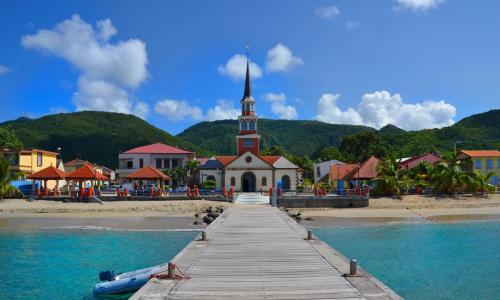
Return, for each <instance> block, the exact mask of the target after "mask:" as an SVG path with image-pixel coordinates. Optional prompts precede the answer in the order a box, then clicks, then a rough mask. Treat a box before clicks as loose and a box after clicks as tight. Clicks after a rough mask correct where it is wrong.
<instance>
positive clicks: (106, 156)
mask: <svg viewBox="0 0 500 300" xmlns="http://www.w3.org/2000/svg"><path fill="white" fill-rule="evenodd" d="M0 127H7V128H11V129H12V130H13V131H14V133H15V135H16V136H17V137H18V138H19V139H20V140H21V141H22V143H23V144H24V147H25V148H40V149H44V150H51V151H56V150H57V148H58V147H61V148H62V151H61V154H62V158H63V160H64V161H68V160H71V159H74V158H75V157H76V155H81V157H82V159H86V160H89V161H92V162H96V163H100V164H102V165H104V166H108V167H112V168H113V167H116V166H117V165H118V153H119V152H120V151H125V150H128V149H130V148H133V147H136V146H141V145H145V144H150V143H156V142H163V143H167V144H170V145H173V146H179V147H182V148H184V149H188V150H194V151H196V152H201V153H203V151H202V149H201V148H199V147H197V146H195V145H194V144H192V143H190V142H187V141H185V140H182V139H180V138H177V137H174V136H172V135H170V134H169V133H167V132H165V131H163V130H161V129H159V128H156V127H154V126H152V125H151V124H149V123H147V122H146V121H144V120H142V119H140V118H138V117H136V116H133V115H127V114H121V113H109V112H95V111H82V112H76V113H64V114H55V115H48V116H44V117H41V118H38V119H28V118H19V119H16V120H13V121H8V122H4V123H0Z"/></svg>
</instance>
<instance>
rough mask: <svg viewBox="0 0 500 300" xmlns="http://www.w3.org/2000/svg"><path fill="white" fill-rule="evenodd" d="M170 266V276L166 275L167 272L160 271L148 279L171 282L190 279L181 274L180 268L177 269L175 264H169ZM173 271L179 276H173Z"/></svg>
mask: <svg viewBox="0 0 500 300" xmlns="http://www.w3.org/2000/svg"><path fill="white" fill-rule="evenodd" d="M171 265H172V273H173V274H172V275H170V274H168V271H161V272H158V273H156V274H152V275H151V276H150V277H149V278H156V279H171V280H187V279H191V277H190V276H187V275H186V274H184V272H182V270H181V268H179V267H178V266H177V265H176V264H173V263H172V264H171ZM175 270H177V271H178V272H179V274H180V275H178V274H175V273H176V272H175Z"/></svg>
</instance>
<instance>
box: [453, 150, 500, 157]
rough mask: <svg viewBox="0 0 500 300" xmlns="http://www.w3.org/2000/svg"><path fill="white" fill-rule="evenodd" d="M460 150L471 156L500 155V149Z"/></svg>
mask: <svg viewBox="0 0 500 300" xmlns="http://www.w3.org/2000/svg"><path fill="white" fill-rule="evenodd" d="M460 152H461V153H463V154H465V155H467V156H471V157H477V156H483V157H486V156H488V157H492V156H493V157H500V151H497V150H461V151H460Z"/></svg>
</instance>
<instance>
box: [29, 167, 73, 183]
mask: <svg viewBox="0 0 500 300" xmlns="http://www.w3.org/2000/svg"><path fill="white" fill-rule="evenodd" d="M66 176H67V174H66V173H65V172H63V171H61V170H59V169H58V168H56V167H53V166H50V167H47V168H45V169H42V170H40V171H37V172H35V173H33V174H30V175H28V176H27V178H28V179H38V180H59V179H65V178H66Z"/></svg>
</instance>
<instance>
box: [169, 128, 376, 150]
mask: <svg viewBox="0 0 500 300" xmlns="http://www.w3.org/2000/svg"><path fill="white" fill-rule="evenodd" d="M367 131H370V132H375V129H373V128H370V127H365V126H355V125H335V124H328V123H323V122H319V121H303V120H298V121H297V120H293V121H289V120H269V119H259V123H258V132H259V134H260V135H261V136H262V137H261V146H262V147H263V148H266V147H270V146H278V147H280V148H282V149H284V150H285V151H286V152H288V153H290V154H293V155H300V156H302V155H312V154H313V153H314V152H315V151H316V150H318V149H320V148H323V147H326V146H331V145H333V146H338V145H340V142H341V141H342V138H343V137H344V136H346V135H353V134H358V133H362V132H367ZM237 133H238V121H237V120H223V121H213V122H201V123H198V124H196V125H193V126H191V127H189V128H188V129H186V130H184V131H183V132H181V133H180V134H178V135H177V136H178V137H180V138H182V139H184V140H187V141H190V142H192V143H195V142H196V143H197V144H199V145H201V146H202V147H203V148H204V149H206V150H207V151H209V152H212V153H216V154H234V153H236V139H235V135H236V134H237Z"/></svg>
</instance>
